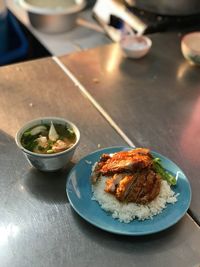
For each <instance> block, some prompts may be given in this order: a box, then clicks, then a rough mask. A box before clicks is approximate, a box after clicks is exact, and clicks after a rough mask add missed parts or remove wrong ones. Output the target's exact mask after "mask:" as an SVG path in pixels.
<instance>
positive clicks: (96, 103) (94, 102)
mask: <svg viewBox="0 0 200 267" xmlns="http://www.w3.org/2000/svg"><path fill="white" fill-rule="evenodd" d="M52 59H53V60H54V61H55V63H56V64H57V65H58V66H59V67H60V68H61V69H62V70H63V72H64V73H65V74H66V75H67V76H68V77H69V78H70V79H71V80H72V81H73V83H74V84H75V85H76V87H78V89H79V90H80V91H81V92H82V93H83V94H84V96H85V97H86V98H87V99H88V100H89V101H90V102H91V103H92V104H93V106H94V107H95V108H96V109H97V110H98V111H99V112H100V114H101V115H102V116H103V117H104V118H105V119H106V120H107V121H108V123H109V124H110V125H111V126H112V127H113V129H115V131H116V132H117V133H118V134H119V135H120V136H121V137H122V138H123V139H124V141H125V142H126V143H127V144H128V145H129V146H131V147H135V145H134V143H133V142H132V141H131V139H130V138H129V137H128V136H127V135H126V134H125V133H124V132H123V131H122V129H121V128H120V127H119V126H118V125H117V124H116V123H115V122H114V120H113V119H112V118H111V117H110V116H109V115H108V113H107V112H106V111H105V110H104V109H103V108H102V106H101V105H100V104H99V103H98V102H97V101H96V100H95V99H94V98H93V96H92V95H91V94H90V93H89V92H88V91H87V89H86V88H85V87H84V86H83V85H82V84H81V83H80V82H79V80H78V79H77V78H76V77H75V76H74V75H73V73H72V72H71V71H70V70H69V69H68V68H66V66H65V65H64V64H63V63H62V62H61V61H60V60H59V58H58V57H56V56H52Z"/></svg>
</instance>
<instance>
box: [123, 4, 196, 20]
mask: <svg viewBox="0 0 200 267" xmlns="http://www.w3.org/2000/svg"><path fill="white" fill-rule="evenodd" d="M125 2H126V3H127V4H128V5H130V6H135V7H137V8H140V9H143V10H146V11H150V12H153V13H157V14H160V15H176V16H182V15H192V14H198V13H200V0H125Z"/></svg>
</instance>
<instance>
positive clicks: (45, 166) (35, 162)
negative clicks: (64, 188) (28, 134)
mask: <svg viewBox="0 0 200 267" xmlns="http://www.w3.org/2000/svg"><path fill="white" fill-rule="evenodd" d="M51 121H52V122H53V123H59V124H62V125H67V126H68V127H70V128H71V129H73V131H74V132H75V135H76V142H75V144H73V146H71V147H70V148H69V149H67V150H64V151H62V152H59V153H54V154H38V153H34V152H31V151H29V150H27V149H25V148H24V147H23V146H22V144H21V138H22V135H23V133H24V132H25V131H26V130H28V129H29V128H31V127H33V126H36V125H40V124H50V123H51ZM79 140H80V132H79V129H78V128H77V126H76V125H75V124H74V123H72V122H70V121H68V120H66V119H63V118H57V117H44V118H38V119H35V120H32V121H29V122H27V123H26V124H25V125H24V126H22V128H21V129H19V131H18V132H17V133H16V136H15V141H16V144H17V146H18V147H19V148H20V149H21V150H22V152H23V153H24V155H25V156H26V158H27V160H28V162H29V163H30V164H31V165H32V166H33V167H35V168H37V169H39V170H41V171H48V172H51V171H57V170H59V169H61V168H63V167H64V166H66V165H67V163H69V161H70V160H71V159H72V156H73V154H74V151H75V149H76V147H77V146H78V143H79Z"/></svg>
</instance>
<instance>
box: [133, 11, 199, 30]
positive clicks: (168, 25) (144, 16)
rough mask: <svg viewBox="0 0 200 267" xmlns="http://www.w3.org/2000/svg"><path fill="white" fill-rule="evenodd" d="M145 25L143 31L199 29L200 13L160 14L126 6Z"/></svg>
mask: <svg viewBox="0 0 200 267" xmlns="http://www.w3.org/2000/svg"><path fill="white" fill-rule="evenodd" d="M128 9H129V10H130V11H131V12H133V14H134V15H136V16H137V17H138V18H140V19H141V20H142V21H143V22H144V23H145V24H146V25H147V29H146V30H145V33H155V32H163V31H179V30H180V31H184V30H191V29H192V30H198V29H200V14H197V15H190V16H163V15H162V16H161V15H158V14H154V13H151V12H147V11H144V10H139V9H137V8H133V7H128Z"/></svg>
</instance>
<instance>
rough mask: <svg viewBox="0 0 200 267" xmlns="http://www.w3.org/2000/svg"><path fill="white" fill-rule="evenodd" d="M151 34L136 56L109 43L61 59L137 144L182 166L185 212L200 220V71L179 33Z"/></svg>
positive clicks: (199, 221)
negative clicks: (145, 51)
mask: <svg viewBox="0 0 200 267" xmlns="http://www.w3.org/2000/svg"><path fill="white" fill-rule="evenodd" d="M151 38H152V41H153V46H152V50H151V51H150V53H149V55H148V56H147V57H145V58H143V59H141V60H131V59H126V58H125V57H124V56H123V55H122V53H121V51H120V48H119V46H117V45H115V44H112V45H108V46H103V47H101V48H97V49H93V50H90V51H88V52H82V53H79V54H74V55H70V56H66V57H62V58H61V60H62V62H63V63H64V64H65V66H66V67H67V68H68V69H69V70H70V71H71V72H72V74H73V75H74V76H75V77H76V78H77V79H78V80H79V81H80V83H81V84H82V85H83V86H85V88H86V89H87V90H88V92H89V93H90V94H91V95H92V96H93V97H94V98H95V99H96V101H97V102H98V103H99V104H100V105H101V106H102V108H103V109H104V110H106V111H107V112H108V114H109V115H111V118H112V119H113V120H114V121H115V122H116V123H117V124H118V126H119V127H120V128H121V129H122V130H123V131H124V132H125V133H126V134H127V135H128V137H129V138H130V139H131V140H132V141H133V142H134V143H135V144H136V145H137V146H144V147H150V148H152V149H153V150H155V151H158V152H160V153H161V154H164V155H166V156H167V157H170V158H171V159H172V160H174V161H175V162H176V163H177V164H178V165H179V166H180V167H181V168H182V169H183V171H184V172H185V173H186V175H187V176H188V178H189V179H190V182H191V184H192V190H193V198H192V204H191V208H190V211H191V213H192V215H193V216H194V218H195V219H196V220H197V221H198V223H200V206H199V202H200V195H199V191H200V179H199V173H200V157H199V155H200V153H199V151H200V142H199V133H200V126H199V125H200V116H199V114H200V69H199V68H198V67H194V66H191V65H189V63H188V62H187V61H186V60H185V59H184V58H183V56H182V54H181V48H180V40H181V36H180V35H179V34H177V33H163V34H155V35H152V36H151ZM91 58H92V62H93V64H90V62H91ZM77 59H78V60H77ZM85 66H88V67H87V68H85ZM88 69H89V70H88ZM88 72H90V76H88V75H87V73H88ZM91 77H92V78H91ZM93 78H95V79H97V80H98V82H97V83H94V82H93ZM111 99H112V104H111V101H110V100H111Z"/></svg>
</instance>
